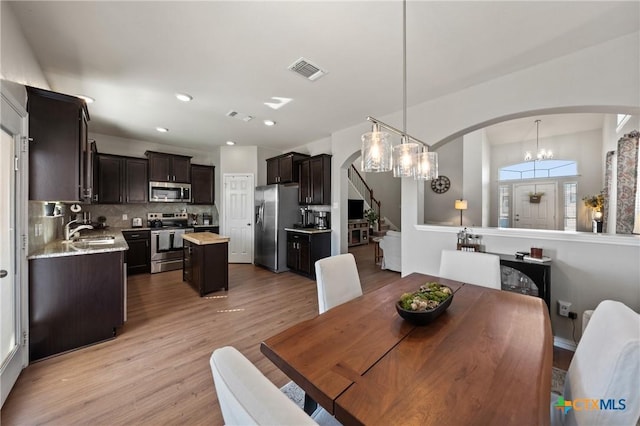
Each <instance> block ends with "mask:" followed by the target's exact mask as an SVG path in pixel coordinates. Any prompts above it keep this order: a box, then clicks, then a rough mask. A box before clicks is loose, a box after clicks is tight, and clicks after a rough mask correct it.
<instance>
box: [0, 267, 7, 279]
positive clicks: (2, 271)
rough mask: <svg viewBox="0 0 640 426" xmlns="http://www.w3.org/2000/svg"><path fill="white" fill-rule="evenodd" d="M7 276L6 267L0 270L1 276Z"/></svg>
mask: <svg viewBox="0 0 640 426" xmlns="http://www.w3.org/2000/svg"><path fill="white" fill-rule="evenodd" d="M6 276H7V271H5V270H4V269H3V270H0V278H4V277H6Z"/></svg>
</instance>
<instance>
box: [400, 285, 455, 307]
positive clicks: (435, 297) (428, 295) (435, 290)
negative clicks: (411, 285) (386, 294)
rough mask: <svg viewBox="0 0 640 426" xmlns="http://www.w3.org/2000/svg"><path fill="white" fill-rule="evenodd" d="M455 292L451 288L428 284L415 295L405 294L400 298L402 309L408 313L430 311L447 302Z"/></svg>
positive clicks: (414, 293)
mask: <svg viewBox="0 0 640 426" xmlns="http://www.w3.org/2000/svg"><path fill="white" fill-rule="evenodd" d="M452 294H453V292H452V291H451V289H450V288H449V287H446V286H443V285H440V284H438V283H437V282H428V283H425V284H424V285H422V286H421V287H420V289H419V290H418V291H415V292H413V293H404V294H403V295H402V296H401V297H400V307H401V308H402V309H405V310H407V311H416V312H421V311H430V310H432V309H435V308H437V307H438V306H439V305H440V304H441V303H442V302H444V301H445V300H447V299H448V298H449V297H451V295H452Z"/></svg>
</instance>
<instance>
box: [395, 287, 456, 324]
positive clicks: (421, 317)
mask: <svg viewBox="0 0 640 426" xmlns="http://www.w3.org/2000/svg"><path fill="white" fill-rule="evenodd" d="M452 300H453V294H451V295H450V296H449V297H448V298H446V299H445V300H444V301H442V302H440V304H439V305H438V306H436V307H435V308H433V309H430V310H428V311H411V310H407V309H403V308H402V306H401V305H400V301H397V302H396V311H398V315H400V316H401V317H402V318H403V319H404V320H405V321H409V322H410V323H412V324H415V325H426V324H429V323H430V322H431V321H433V320H434V319H436V318H438V317H439V316H440V315H441V314H442V313H443V312H444V311H446V310H447V308H448V307H449V305H450V304H451V301H452Z"/></svg>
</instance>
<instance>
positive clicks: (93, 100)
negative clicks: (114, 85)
mask: <svg viewBox="0 0 640 426" xmlns="http://www.w3.org/2000/svg"><path fill="white" fill-rule="evenodd" d="M76 97H77V98H80V99H83V100H84V101H85V102H86V103H88V104H92V103H94V102H95V99H93V98H91V97H89V96H85V95H76Z"/></svg>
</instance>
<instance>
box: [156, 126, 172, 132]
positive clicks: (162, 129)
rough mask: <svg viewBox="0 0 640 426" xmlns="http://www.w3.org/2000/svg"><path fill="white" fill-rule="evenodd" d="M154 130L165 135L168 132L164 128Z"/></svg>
mask: <svg viewBox="0 0 640 426" xmlns="http://www.w3.org/2000/svg"><path fill="white" fill-rule="evenodd" d="M156 130H157V131H159V132H160V133H167V132H168V131H169V129H167V128H166V127H156Z"/></svg>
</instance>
